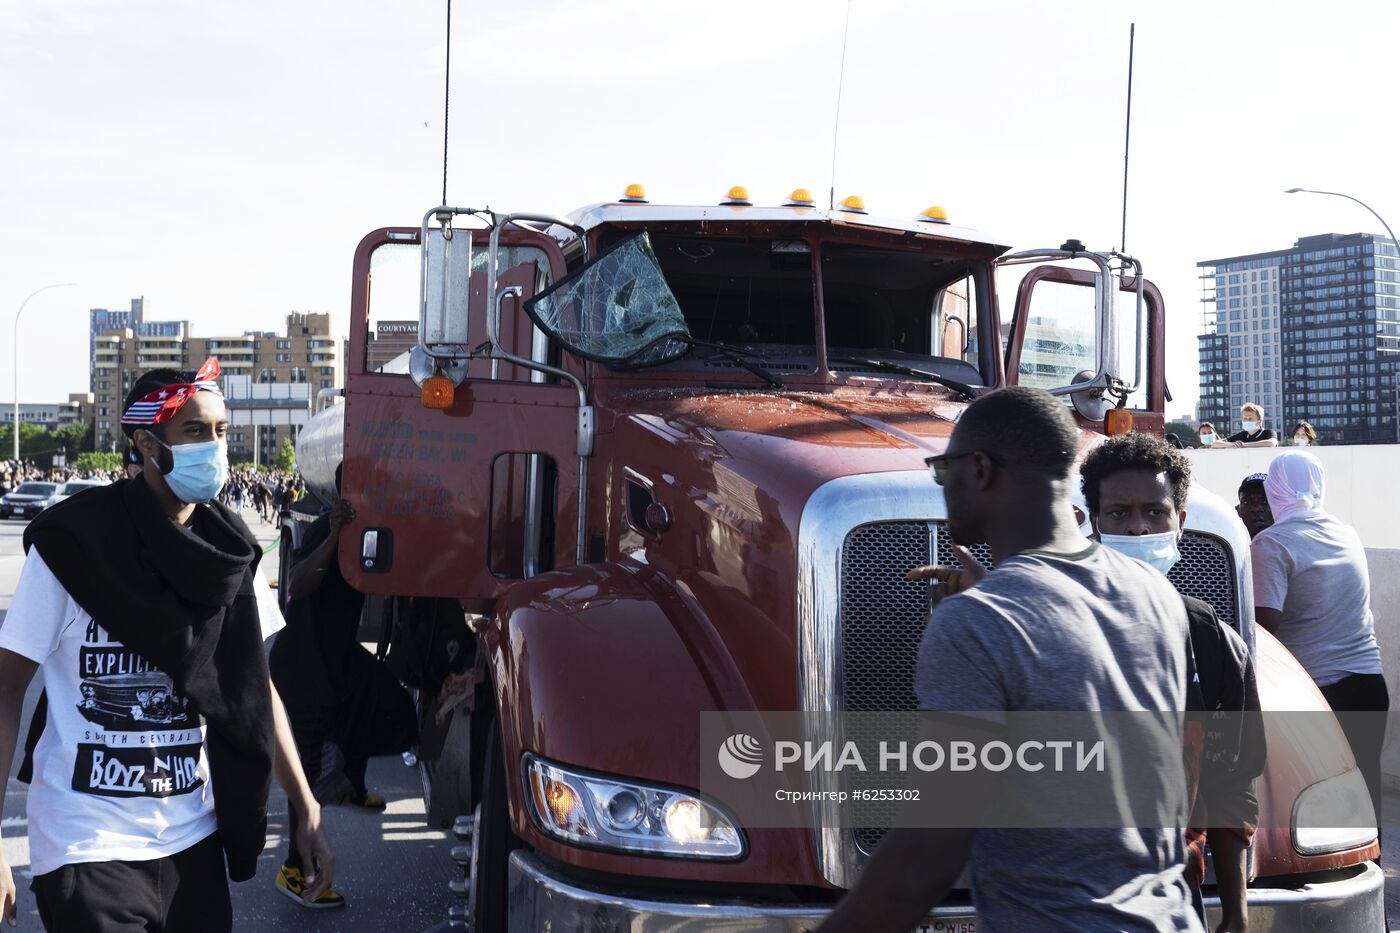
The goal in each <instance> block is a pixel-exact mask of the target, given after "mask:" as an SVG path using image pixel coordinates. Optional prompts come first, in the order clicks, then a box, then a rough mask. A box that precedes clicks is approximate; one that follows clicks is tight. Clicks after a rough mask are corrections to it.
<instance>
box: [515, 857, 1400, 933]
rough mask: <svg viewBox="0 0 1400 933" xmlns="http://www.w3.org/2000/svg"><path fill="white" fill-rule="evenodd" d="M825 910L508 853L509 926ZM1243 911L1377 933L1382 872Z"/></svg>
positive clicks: (1266, 919) (740, 932)
mask: <svg viewBox="0 0 1400 933" xmlns="http://www.w3.org/2000/svg"><path fill="white" fill-rule="evenodd" d="M1218 906H1219V900H1218V899H1216V898H1212V897H1208V898H1206V907H1207V909H1208V910H1210V912H1211V917H1212V923H1214V921H1215V918H1216V917H1217V916H1218V914H1219V910H1218ZM828 910H829V905H824V904H780V903H777V902H772V901H753V900H744V899H742V898H725V899H716V900H713V901H708V902H705V901H695V900H681V899H670V898H666V897H663V896H660V895H658V894H655V893H651V892H647V893H640V892H631V893H629V892H627V891H626V890H624V889H621V888H618V889H614V888H610V887H604V886H597V885H593V884H591V883H590V884H588V885H585V884H582V883H580V882H577V881H575V880H573V879H571V878H570V877H568V876H567V875H565V874H563V873H562V872H560V871H558V870H557V869H555V868H554V867H552V866H550V865H547V864H546V863H545V862H544V861H543V860H542V859H541V858H539V856H537V855H535V854H533V853H530V852H524V851H520V852H516V853H514V854H513V855H511V857H510V930H511V933H527V931H529V933H534V931H537V930H580V931H587V933H614V931H617V933H624V931H625V933H662V931H664V933H710V931H718V930H723V931H724V933H750V931H752V933H801V931H803V930H811V929H815V928H816V927H817V925H819V924H820V923H821V922H822V919H823V918H824V917H825V916H826V914H827V911H828ZM1249 911H1250V913H1249V925H1250V928H1251V929H1256V930H1267V931H1270V933H1291V931H1295V930H1296V931H1299V933H1302V931H1309V933H1311V931H1316V930H1332V931H1336V933H1353V931H1355V933H1376V931H1383V930H1385V876H1384V875H1383V874H1382V873H1381V869H1380V867H1379V866H1378V865H1376V864H1375V863H1374V862H1367V863H1365V865H1362V866H1358V867H1355V868H1349V869H1342V870H1339V871H1337V872H1335V873H1331V874H1329V875H1327V876H1326V878H1325V879H1323V880H1316V877H1315V876H1314V879H1313V880H1309V881H1300V882H1299V883H1298V884H1297V885H1295V886H1292V887H1286V886H1279V887H1258V888H1251V889H1250V892H1249ZM975 917H976V914H974V913H973V911H972V908H970V907H939V908H936V909H935V910H934V911H933V913H932V914H930V916H929V924H928V926H927V927H926V929H928V930H940V929H941V930H947V929H952V930H956V929H957V928H958V927H957V925H956V921H958V920H972V919H975ZM937 921H942V925H941V926H938V925H936V922H937ZM950 921H953V922H952V923H950ZM920 929H925V928H920Z"/></svg>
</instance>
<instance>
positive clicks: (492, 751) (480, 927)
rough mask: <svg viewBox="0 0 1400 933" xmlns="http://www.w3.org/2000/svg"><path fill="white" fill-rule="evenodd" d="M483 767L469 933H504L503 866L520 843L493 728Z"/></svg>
mask: <svg viewBox="0 0 1400 933" xmlns="http://www.w3.org/2000/svg"><path fill="white" fill-rule="evenodd" d="M483 765H484V766H483V768H482V786H481V811H480V812H481V818H480V819H479V820H478V821H477V827H476V831H477V834H478V835H477V857H476V861H475V862H473V864H472V888H473V891H472V893H473V898H472V900H473V902H474V903H473V907H474V911H473V913H474V916H473V917H472V931H473V933H505V929H506V919H507V917H506V874H507V873H506V865H507V862H508V860H509V859H510V853H511V851H512V850H514V849H517V848H519V847H520V845H521V843H520V840H519V838H517V837H516V835H515V833H514V832H512V831H511V828H510V804H509V800H508V797H507V791H506V763H505V755H504V753H503V752H502V749H501V733H500V729H499V728H492V729H491V732H490V735H489V736H487V739H486V760H485V761H484V762H483Z"/></svg>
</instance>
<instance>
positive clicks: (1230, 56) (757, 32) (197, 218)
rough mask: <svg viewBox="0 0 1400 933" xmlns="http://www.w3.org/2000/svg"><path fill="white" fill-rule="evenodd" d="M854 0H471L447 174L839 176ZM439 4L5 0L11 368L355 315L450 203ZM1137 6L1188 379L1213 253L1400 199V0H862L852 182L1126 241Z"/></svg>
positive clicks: (62, 367)
mask: <svg viewBox="0 0 1400 933" xmlns="http://www.w3.org/2000/svg"><path fill="white" fill-rule="evenodd" d="M845 11H846V4H845V2H844V0H760V2H753V0H747V2H731V0H711V2H707V3H705V4H672V3H656V2H640V0H638V2H634V0H594V2H589V3H586V4H580V3H576V2H574V3H565V2H554V0H522V2H511V3H501V2H497V3H494V4H489V5H488V4H486V3H484V2H480V0H455V3H454V23H453V26H454V45H453V51H454V62H453V87H452V96H453V102H454V106H453V112H452V123H451V130H452V132H451V144H452V152H453V157H452V160H451V169H450V179H449V200H451V201H452V202H454V203H465V204H471V205H478V206H480V205H487V204H489V205H490V206H492V207H495V208H498V209H500V208H505V209H517V210H546V211H555V212H565V211H568V210H570V209H572V208H574V207H576V206H579V205H581V204H585V203H589V202H592V201H598V200H605V199H609V198H612V197H614V196H615V195H616V193H617V192H618V191H619V190H620V189H621V188H622V187H623V186H624V185H625V184H626V183H628V182H630V181H642V182H645V183H646V184H647V186H648V188H649V190H650V191H651V192H652V194H653V196H654V197H656V198H658V199H664V200H668V201H679V202H686V201H689V202H696V203H708V202H711V201H713V200H715V199H716V197H717V196H718V195H719V194H720V193H721V192H722V191H724V190H725V189H726V188H728V187H729V186H730V185H732V184H738V183H743V184H746V185H748V186H749V188H750V190H751V192H752V193H753V194H754V195H755V196H756V197H757V198H758V199H760V200H763V201H768V202H770V203H771V202H775V201H777V200H778V199H780V198H781V197H782V196H783V195H785V194H786V192H787V191H789V190H790V189H792V188H793V187H796V186H798V185H804V186H807V187H811V188H813V189H816V190H825V188H826V186H827V183H828V175H829V171H830V158H831V123H832V109H833V104H834V99H835V92H836V83H837V66H838V62H839V60H840V52H841V48H840V46H841V26H842V21H843V17H844V15H845ZM442 14H443V3H442V2H441V0H437V2H415V3H393V4H388V3H383V2H364V0H342V2H338V3H334V4H331V3H315V4H309V3H303V4H287V3H273V2H267V0H247V2H239V3H234V2H211V3H181V4H176V3H169V2H153V0H126V2H120V3H119V2H115V0H103V2H97V0H64V2H62V3H52V2H45V0H8V2H6V3H5V4H3V5H0V105H3V108H4V112H5V114H6V118H7V119H6V132H5V133H4V135H3V137H0V154H3V163H2V164H3V165H4V167H5V170H4V171H3V172H2V173H0V207H3V216H4V217H5V220H6V223H5V224H4V227H3V232H0V270H3V274H2V275H0V399H3V398H8V397H9V391H10V390H9V385H10V379H11V362H10V361H11V350H12V343H11V329H10V326H11V322H12V319H13V318H12V316H13V314H14V311H15V309H16V308H17V307H18V305H19V303H20V302H21V301H22V300H23V298H24V296H25V295H27V294H28V293H29V292H31V291H33V290H34V289H35V288H38V287H40V286H42V285H46V284H48V283H50V282H61V281H77V282H78V283H80V284H79V286H78V287H77V288H71V289H61V290H55V291H52V292H49V293H46V294H44V295H42V296H40V297H39V298H36V299H35V300H34V301H33V302H32V303H31V304H30V307H29V309H28V310H27V311H26V312H25V320H24V323H23V325H22V327H21V346H22V359H21V364H20V365H21V376H22V380H23V387H22V389H21V398H22V400H24V401H43V400H57V399H61V398H63V397H65V396H66V394H67V393H68V392H70V391H78V390H82V389H85V388H86V386H87V338H86V309H87V308H89V307H97V306H103V307H125V306H126V303H127V301H128V300H129V299H130V298H131V297H133V296H137V295H144V296H145V297H146V299H147V303H148V309H149V314H150V315H152V316H154V317H157V318H163V317H172V318H188V319H190V320H191V321H192V322H193V324H194V327H195V328H196V330H197V332H198V333H201V334H215V333H219V332H222V333H237V332H241V331H243V330H245V329H252V328H257V329H274V328H279V327H280V326H281V322H282V317H283V315H285V314H286V312H287V311H289V310H313V311H331V312H333V313H334V314H336V315H338V316H342V317H343V316H344V315H345V314H346V313H347V308H348V304H349V292H350V260H351V253H352V250H353V248H354V246H355V243H356V242H357V241H358V240H359V239H360V237H361V236H362V235H363V234H364V233H366V232H367V231H369V230H370V229H373V228H375V227H379V226H383V225H387V224H401V223H416V222H417V219H418V218H419V217H420V216H421V215H422V212H423V211H424V210H425V209H426V208H427V207H429V206H431V205H433V204H435V203H437V201H438V198H439V195H440V185H441V156H442V136H441V134H442V124H441V120H442V53H443V42H444V39H443V15H442ZM1133 20H1136V22H1137V23H1138V48H1137V53H1138V54H1137V74H1136V85H1135V92H1134V94H1135V101H1134V106H1135V110H1134V117H1133V120H1134V136H1133V164H1132V181H1131V186H1130V195H1129V197H1130V208H1129V220H1128V244H1127V245H1128V248H1129V251H1130V252H1133V253H1134V254H1136V255H1137V256H1139V257H1140V258H1141V259H1142V260H1143V261H1144V263H1145V266H1146V269H1147V271H1148V274H1149V276H1150V277H1151V278H1153V279H1154V280H1155V281H1156V282H1157V283H1158V284H1159V286H1161V288H1162V290H1163V292H1164V293H1165V295H1166V298H1167V303H1168V315H1169V325H1168V326H1169V347H1168V354H1169V367H1170V369H1169V375H1170V382H1171V385H1172V388H1173V390H1174V391H1175V393H1176V397H1177V400H1178V401H1177V402H1176V403H1175V404H1173V405H1171V406H1170V408H1169V413H1170V414H1176V413H1178V412H1181V411H1186V410H1189V408H1190V406H1191V405H1192V404H1193V403H1194V401H1195V398H1196V393H1197V388H1196V371H1197V367H1196V352H1195V334H1196V333H1197V332H1198V331H1199V328H1200V320H1201V307H1200V303H1199V298H1200V288H1199V282H1198V280H1197V278H1196V268H1195V263H1196V262H1197V261H1198V260H1201V259H1205V258H1213V257H1217V256H1225V255H1232V254H1237V253H1245V252H1254V251H1258V250H1266V249H1275V248H1280V247H1284V246H1287V245H1290V244H1291V243H1292V242H1293V240H1294V239H1295V238H1297V237H1299V236H1304V235H1308V234H1313V233H1323V232H1327V231H1331V230H1336V231H1344V232H1350V231H1356V230H1366V231H1375V232H1381V231H1380V229H1379V225H1378V224H1376V223H1375V221H1374V220H1373V219H1372V218H1371V217H1370V216H1369V215H1368V214H1366V213H1365V212H1364V211H1362V210H1361V209H1360V208H1359V207H1356V206H1355V205H1352V204H1350V203H1349V202H1345V201H1342V200H1339V199H1328V198H1317V197H1311V196H1305V195H1293V196H1286V195H1284V194H1282V191H1283V189H1284V188H1289V187H1293V186H1295V185H1296V186H1304V187H1316V188H1331V189H1334V190H1343V191H1347V192H1350V193H1352V194H1355V195H1357V196H1359V197H1361V198H1363V199H1365V200H1367V201H1369V202H1370V203H1371V204H1372V205H1373V206H1374V207H1376V208H1377V209H1378V210H1379V211H1380V212H1381V213H1382V214H1387V213H1389V214H1390V219H1391V220H1392V222H1393V223H1400V181H1397V179H1396V177H1395V173H1394V171H1393V167H1394V165H1395V164H1396V147H1395V142H1396V139H1395V137H1396V131H1395V129H1394V121H1393V119H1391V118H1390V117H1389V116H1388V113H1389V108H1388V106H1387V105H1386V103H1385V102H1386V101H1393V99H1394V96H1395V93H1396V92H1397V91H1400V73H1398V72H1397V70H1396V68H1395V67H1394V65H1393V61H1394V56H1393V42H1394V38H1395V36H1396V35H1397V34H1400V5H1395V4H1375V3H1361V2H1346V0H1344V2H1333V3H1328V4H1326V5H1323V6H1318V5H1316V4H1307V5H1304V4H1302V3H1294V2H1275V3H1267V4H1266V3H1220V2H1214V3H1201V2H1173V3H1170V4H1168V3H1136V2H1102V3H1092V2H1090V3H1084V4H1079V5H1077V6H1075V7H1065V6H1063V5H1059V4H1046V3H1041V2H1021V0H1016V2H1002V3H995V4H993V3H969V2H964V3H957V4H953V3H942V2H932V0H918V2H915V0H908V2H894V0H854V3H853V6H852V14H851V27H850V46H849V52H848V56H847V62H846V88H845V98H844V105H843V117H842V130H841V140H840V149H839V162H838V168H837V178H836V187H837V189H838V197H839V196H840V195H841V194H843V193H849V192H858V193H860V194H862V195H864V197H865V198H866V201H867V203H868V204H869V205H870V207H871V208H872V210H873V211H874V212H876V213H888V214H892V215H905V214H912V213H914V212H917V211H918V210H920V209H922V208H923V207H925V206H927V205H929V204H932V203H939V204H943V205H945V206H946V207H947V208H948V210H949V212H950V213H951V214H952V215H953V217H954V220H955V221H956V222H960V223H966V224H968V225H970V226H974V227H978V228H981V229H984V230H987V231H989V232H993V233H995V234H996V235H997V236H998V237H1000V238H1004V239H1005V240H1006V241H1007V242H1011V243H1013V244H1015V245H1016V246H1018V247H1031V246H1046V245H1056V244H1058V243H1060V242H1061V241H1063V240H1064V239H1065V238H1066V237H1071V236H1073V237H1078V238H1079V239H1081V240H1083V241H1084V242H1085V243H1086V244H1088V245H1090V246H1091V247H1095V248H1104V247H1108V246H1112V245H1116V243H1117V239H1118V225H1119V209H1120V186H1121V183H1122V155H1123V153H1122V144H1123V93H1124V88H1123V82H1124V75H1125V67H1126V43H1127V33H1128V23H1129V22H1130V21H1133Z"/></svg>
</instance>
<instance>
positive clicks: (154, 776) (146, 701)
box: [0, 550, 283, 875]
mask: <svg viewBox="0 0 1400 933" xmlns="http://www.w3.org/2000/svg"><path fill="white" fill-rule="evenodd" d="M254 578H255V579H254V584H253V586H254V592H255V594H256V596H257V601H258V616H259V619H260V621H261V626H262V637H263V639H264V640H266V639H267V638H269V637H271V636H272V635H273V634H274V633H275V632H277V631H278V630H279V629H280V628H282V625H283V623H282V615H281V613H280V612H279V611H278V608H277V600H276V597H274V596H273V595H272V591H271V589H270V588H269V587H268V585H267V582H266V581H265V580H264V579H263V577H262V574H261V573H258V574H255V575H254ZM0 648H5V649H8V650H10V651H13V652H14V653H15V654H19V655H23V656H24V657H26V658H29V659H30V660H31V661H34V662H36V663H37V664H39V665H40V669H41V671H42V672H43V675H44V689H45V690H46V691H47V693H48V718H47V720H46V721H45V724H44V734H43V736H42V737H41V738H40V740H39V745H38V747H37V748H36V749H35V750H34V780H33V783H32V784H31V785H30V790H29V856H30V862H31V866H32V871H33V873H34V874H35V875H41V874H44V873H46V872H50V871H54V870H55V869H57V868H60V867H62V866H63V865H68V864H73V863H77V862H99V861H138V860H143V859H155V858H163V857H165V856H167V855H174V854H175V853H177V852H182V851H184V850H185V849H187V848H189V847H190V846H192V845H194V844H195V843H196V842H199V841H200V840H201V839H203V838H205V837H206V836H208V835H209V834H210V833H212V832H213V831H214V826H215V821H214V795H213V791H212V789H211V788H210V786H209V766H208V762H207V760H206V758H205V752H204V724H203V722H202V720H201V719H200V717H199V716H198V714H196V713H195V711H194V710H193V709H192V708H190V706H189V704H188V703H187V702H186V700H185V698H184V697H182V696H180V695H179V694H178V693H176V692H175V690H174V687H173V685H172V683H171V680H170V677H169V676H168V675H166V674H165V673H163V672H162V671H160V670H159V669H157V668H155V667H154V666H152V665H151V663H150V662H148V661H147V660H146V659H145V658H143V657H141V656H140V655H138V654H136V652H134V651H132V650H130V649H129V648H127V647H126V646H125V645H123V644H122V643H121V642H119V641H117V640H116V639H114V638H112V637H111V636H109V635H108V634H107V632H106V631H105V630H104V629H103V628H102V627H101V626H100V625H98V624H97V623H95V622H94V621H93V620H92V616H90V615H88V614H87V613H86V612H84V611H83V610H82V608H81V607H79V606H78V604H77V603H75V602H74V601H73V599H72V597H70V596H69V595H68V592H67V591H66V590H65V589H64V588H63V584H61V583H59V582H58V578H57V577H55V576H54V575H53V571H51V570H50V569H49V567H48V565H47V564H45V563H44V560H43V558H41V557H40V556H39V552H38V551H35V550H31V551H30V552H29V556H28V558H27V559H26V561H25V564H24V570H23V572H22V573H21V574H20V579H19V584H18V586H16V588H15V595H14V600H13V601H12V602H11V604H10V611H9V612H8V613H7V614H6V616H5V621H4V622H3V623H0Z"/></svg>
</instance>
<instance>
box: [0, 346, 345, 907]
mask: <svg viewBox="0 0 1400 933" xmlns="http://www.w3.org/2000/svg"><path fill="white" fill-rule="evenodd" d="M218 376H219V366H218V361H217V360H214V359H210V360H209V361H207V362H206V363H205V364H204V366H203V367H201V368H200V370H199V372H198V374H196V375H195V376H194V377H193V378H190V377H189V376H188V375H186V374H181V373H177V372H174V371H171V370H158V371H154V372H150V373H146V374H145V375H143V376H142V377H141V378H139V379H138V380H137V381H136V384H135V385H134V386H133V388H132V390H131V393H130V394H129V395H128V397H127V403H126V407H125V410H124V412H123V415H122V429H123V431H124V432H125V433H126V435H127V437H128V440H129V441H130V443H131V446H132V449H133V450H135V451H136V452H138V454H139V455H140V458H141V464H142V470H141V472H140V474H139V475H137V476H135V477H134V478H131V479H126V480H123V481H120V482H117V483H114V484H112V485H110V486H102V487H99V488H97V489H93V490H89V491H87V492H85V493H84V494H83V495H81V496H74V497H73V498H71V499H68V500H66V501H65V502H62V503H59V504H58V505H56V506H54V507H53V508H51V509H49V510H47V511H46V512H45V513H44V514H43V515H42V516H41V517H40V518H39V519H36V520H35V521H34V522H32V523H31V524H30V525H29V527H28V528H27V529H26V533H25V546H26V549H27V551H28V559H27V561H26V563H25V566H24V570H23V572H22V573H21V576H20V580H19V584H18V586H17V587H16V590H15V595H14V600H13V602H12V604H11V607H10V611H9V613H8V615H7V616H6V617H5V621H4V623H3V625H0V773H4V774H8V773H9V771H10V765H11V763H12V761H13V756H14V753H15V749H16V742H17V738H18V735H19V726H20V722H19V719H20V706H21V703H22V701H23V698H24V693H25V690H26V688H27V687H28V685H29V683H30V681H31V680H32V678H33V676H34V674H35V672H36V671H38V670H40V669H42V670H43V674H44V687H45V692H44V695H43V696H42V697H41V698H40V702H39V708H38V709H37V710H36V714H35V717H34V721H33V722H32V723H31V725H30V728H29V733H28V738H27V740H26V742H25V747H24V750H23V751H24V758H25V761H24V764H23V766H22V767H21V771H20V776H21V779H22V780H29V781H30V791H29V796H28V817H29V823H28V825H29V849H30V863H31V868H32V871H33V875H34V880H33V883H32V885H31V887H32V889H33V891H34V894H35V899H36V901H37V903H38V907H39V916H40V919H41V920H42V922H43V924H44V926H45V928H46V929H48V930H51V931H56V930H62V931H64V933H89V931H93V933H106V931H117V930H120V931H131V930H159V931H164V933H177V931H196V930H198V931H201V933H203V931H213V933H219V931H228V930H231V929H232V923H233V920H232V907H231V905H230V899H229V889H228V881H227V878H231V879H233V880H234V881H243V880H246V879H248V878H251V877H252V876H253V874H254V872H255V870H256V867H257V861H258V855H259V853H260V852H261V851H262V848H263V845H264V843H265V841H266V838H267V837H266V833H267V796H268V790H269V785H270V782H271V779H272V777H273V775H274V774H275V775H276V777H277V780H278V782H279V783H280V784H281V785H282V787H283V788H284V789H285V790H286V792H287V796H288V798H289V799H290V800H291V801H293V802H294V803H296V805H297V807H298V810H299V812H300V814H301V818H300V820H299V821H298V825H297V826H295V827H293V832H294V833H295V836H296V839H297V843H298V846H299V847H300V849H301V852H302V855H303V859H304V862H305V863H306V864H307V865H308V866H312V869H311V873H312V877H311V878H309V879H308V881H309V882H312V883H311V884H310V885H309V887H308V889H307V891H306V893H305V897H306V899H307V900H308V901H314V900H315V899H316V898H317V897H319V896H320V895H322V894H323V893H324V892H326V891H327V890H329V887H330V883H331V878H332V874H333V872H334V865H335V855H334V853H333V852H332V850H331V848H330V845H329V844H328V842H327V840H326V837H325V834H324V832H323V830H322V828H321V822H320V809H319V807H318V806H317V804H316V800H315V798H314V797H313V796H312V794H311V790H310V788H308V787H307V784H306V779H305V777H304V775H303V774H302V770H301V767H300V764H299V762H298V759H297V755H296V749H295V746H294V744H293V741H292V736H291V730H290V728H289V727H288V725H287V718H286V713H285V711H284V710H283V708H282V703H281V700H280V699H279V698H278V696H277V693H276V690H275V689H273V687H272V684H271V680H270V678H269V676H268V670H267V661H266V656H265V654H264V650H263V642H264V640H265V639H266V638H268V637H269V636H271V635H272V634H273V633H275V632H276V631H277V630H278V629H279V628H281V626H282V619H281V615H280V613H279V612H278V610H277V601H276V599H275V598H274V597H273V596H272V595H271V591H270V589H269V588H268V586H267V583H266V581H265V580H264V579H263V577H262V575H261V574H260V573H259V572H258V560H259V558H260V557H261V549H260V548H259V547H258V544H257V541H256V539H254V538H253V536H252V534H251V533H250V532H249V531H248V529H247V527H246V526H245V525H244V524H243V522H242V520H241V519H239V518H238V516H237V515H235V514H234V513H232V512H230V511H229V510H228V509H226V508H224V507H223V506H221V505H219V504H218V503H217V502H216V501H214V500H215V497H216V496H217V495H218V493H219V489H220V488H221V487H222V486H223V483H224V480H225V478H226V477H227V474H228V463H227V446H226V441H225V437H226V435H227V431H228V413H227V410H226V408H225V406H224V401H223V395H222V393H221V392H220V390H219V385H218V382H217V380H218ZM138 685H139V690H138ZM141 691H146V692H147V703H146V705H144V706H143V705H142V703H141V699H140V692H141ZM157 697H159V700H158V701H157V700H156V698H157ZM153 704H154V705H153ZM147 707H150V709H153V710H154V709H158V711H159V712H160V716H159V717H158V718H159V720H160V721H159V723H157V722H155V721H152V719H151V716H149V715H147V712H148V710H147ZM137 711H139V712H140V713H141V715H139V716H138V715H137V714H136V712H137ZM167 720H168V721H167ZM226 875H227V878H226ZM0 914H3V917H4V919H6V920H8V921H9V922H10V923H11V924H13V923H14V922H15V919H16V918H15V887H14V878H13V874H12V872H11V870H10V867H9V866H8V865H7V864H5V862H4V861H3V858H0Z"/></svg>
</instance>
